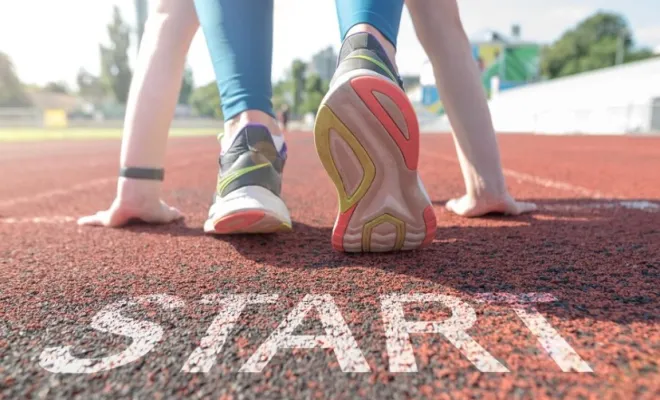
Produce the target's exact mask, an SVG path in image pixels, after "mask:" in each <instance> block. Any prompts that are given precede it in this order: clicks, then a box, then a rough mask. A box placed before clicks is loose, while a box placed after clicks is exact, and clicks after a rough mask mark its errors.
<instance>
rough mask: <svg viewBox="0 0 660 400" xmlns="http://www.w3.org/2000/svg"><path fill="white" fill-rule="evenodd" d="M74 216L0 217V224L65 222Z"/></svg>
mask: <svg viewBox="0 0 660 400" xmlns="http://www.w3.org/2000/svg"><path fill="white" fill-rule="evenodd" d="M73 221H76V218H74V217H69V216H63V215H56V216H51V217H24V218H0V224H67V223H69V222H73Z"/></svg>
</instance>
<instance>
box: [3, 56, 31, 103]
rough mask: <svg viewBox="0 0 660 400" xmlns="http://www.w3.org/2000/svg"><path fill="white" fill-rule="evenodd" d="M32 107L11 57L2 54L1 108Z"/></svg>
mask: <svg viewBox="0 0 660 400" xmlns="http://www.w3.org/2000/svg"><path fill="white" fill-rule="evenodd" d="M28 105H30V98H29V97H28V95H27V94H26V93H25V88H24V87H23V84H21V81H20V79H18V75H16V71H15V69H14V63H12V61H11V59H10V58H9V56H8V55H7V54H5V53H3V52H0V107H24V106H28Z"/></svg>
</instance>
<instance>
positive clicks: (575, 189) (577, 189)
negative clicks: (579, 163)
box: [503, 168, 616, 199]
mask: <svg viewBox="0 0 660 400" xmlns="http://www.w3.org/2000/svg"><path fill="white" fill-rule="evenodd" d="M503 172H504V176H510V177H511V178H514V179H517V180H518V181H522V182H529V183H534V184H537V185H539V186H543V187H546V188H553V189H559V190H563V191H565V192H571V193H575V194H579V195H582V196H586V197H590V198H593V199H613V198H616V196H612V195H608V194H604V193H602V192H599V191H597V190H592V189H588V188H585V187H582V186H577V185H572V184H570V183H566V182H561V181H555V180H552V179H547V178H541V177H540V176H536V175H531V174H526V173H524V172H518V171H514V170H512V169H506V168H504V169H503Z"/></svg>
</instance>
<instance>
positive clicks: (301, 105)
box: [0, 0, 660, 140]
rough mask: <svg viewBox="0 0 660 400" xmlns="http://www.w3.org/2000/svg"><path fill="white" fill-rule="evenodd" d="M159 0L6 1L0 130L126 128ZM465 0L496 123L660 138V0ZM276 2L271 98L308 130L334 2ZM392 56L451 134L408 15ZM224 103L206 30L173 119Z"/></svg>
mask: <svg viewBox="0 0 660 400" xmlns="http://www.w3.org/2000/svg"><path fill="white" fill-rule="evenodd" d="M155 3H156V1H154V0H151V1H148V0H114V1H113V0H95V1H88V0H87V1H83V0H61V1H47V0H21V1H3V2H0V139H2V138H4V139H6V140H22V139H30V138H42V137H44V136H48V135H50V136H58V137H73V136H75V135H76V134H77V132H79V131H80V130H81V129H82V130H84V131H85V132H87V133H86V135H90V133H89V132H96V134H97V135H98V136H103V137H107V136H113V137H114V136H116V137H119V136H120V135H121V126H122V121H123V118H124V113H125V102H126V99H127V96H128V91H129V87H130V82H131V77H132V66H133V63H134V60H135V57H136V54H137V51H138V48H139V43H140V38H141V35H142V32H143V29H144V24H145V21H146V19H147V18H148V16H149V14H150V12H151V11H152V10H153V7H154V6H155ZM459 3H460V7H461V15H462V18H463V22H464V25H465V28H466V31H467V33H468V35H469V37H470V38H471V46H472V52H473V54H474V59H475V63H477V64H478V65H479V68H480V69H481V81H482V85H483V87H484V90H485V91H486V93H487V94H488V97H489V101H490V107H491V111H492V113H493V119H494V122H495V125H496V129H497V130H498V131H499V132H502V133H507V132H523V133H543V134H636V135H652V134H660V8H659V7H658V6H657V4H655V3H657V0H636V1H634V2H631V1H628V2H624V1H620V0H615V1H608V0H583V1H575V0H573V1H567V0H556V1H552V2H549V1H547V0H543V1H541V0H503V1H497V2H493V1H490V0H461V1H460V2H459ZM275 10H276V11H275V39H274V40H275V46H274V47H275V49H274V53H275V54H274V61H273V102H274V104H275V107H277V108H279V107H281V106H282V105H284V104H287V105H288V106H289V109H290V111H291V114H292V119H293V120H295V121H296V123H297V125H298V127H299V128H300V129H309V128H310V127H311V122H312V121H313V116H314V113H315V112H316V110H317V109H318V106H319V103H320V102H321V99H322V97H323V95H324V94H325V91H326V90H327V87H328V83H329V80H330V78H331V76H332V74H333V72H334V68H335V62H336V57H337V51H338V47H339V31H338V27H337V21H336V18H335V17H334V14H335V12H334V1H333V0H315V1H309V0H276V1H275ZM301 15H302V16H305V17H299V16H301ZM292 43H295V46H294V45H292ZM397 62H398V64H399V67H400V70H401V72H402V73H403V76H404V84H405V88H406V91H407V93H408V95H409V97H410V99H411V100H412V102H413V104H414V105H415V107H416V109H417V112H418V115H419V119H420V124H421V126H422V129H423V130H424V131H429V132H445V131H448V130H449V129H450V126H449V122H448V121H447V119H446V117H445V115H444V109H443V104H442V99H441V98H440V96H439V95H438V92H437V90H436V88H435V82H434V79H433V74H432V71H431V68H430V65H429V64H428V62H427V59H426V56H425V54H424V52H423V50H422V49H421V47H420V45H419V44H418V43H417V39H416V37H415V33H414V30H413V26H412V23H411V21H410V17H409V15H408V14H407V11H406V12H404V17H403V21H402V25H401V33H400V38H399V51H398V55H397ZM220 102H221V99H220V98H219V96H218V90H217V88H216V85H215V80H214V76H213V70H212V67H211V64H210V60H209V56H208V54H207V50H206V44H205V42H204V37H203V35H202V32H201V30H200V31H198V33H197V36H196V37H195V40H194V42H193V45H192V47H191V49H190V52H189V57H188V67H187V69H186V73H185V76H184V78H183V88H182V91H181V94H180V97H179V106H178V108H177V112H176V118H175V121H174V122H173V125H172V126H173V129H175V130H176V129H178V130H180V131H182V132H186V133H194V132H202V131H203V132H209V131H214V130H215V131H217V130H218V129H221V127H222V115H221V110H220V107H219V105H220ZM294 125H295V123H294ZM92 135H93V133H92Z"/></svg>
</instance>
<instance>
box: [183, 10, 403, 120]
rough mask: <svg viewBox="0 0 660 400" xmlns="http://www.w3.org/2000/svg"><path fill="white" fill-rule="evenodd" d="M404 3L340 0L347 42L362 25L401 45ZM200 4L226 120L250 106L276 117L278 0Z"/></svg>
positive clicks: (342, 32)
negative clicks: (274, 65) (274, 74)
mask: <svg viewBox="0 0 660 400" xmlns="http://www.w3.org/2000/svg"><path fill="white" fill-rule="evenodd" d="M403 1H404V0H336V4H337V16H338V18H339V29H340V33H341V36H340V37H341V40H344V37H345V36H346V33H347V32H348V31H349V29H351V28H352V27H353V26H355V25H356V24H369V25H371V26H373V27H375V28H376V29H377V30H378V31H379V32H380V33H382V34H383V36H385V38H387V40H389V41H390V42H392V44H394V45H395V46H396V38H397V35H398V33H399V24H400V21H401V13H402V11H403ZM195 7H196V9H197V15H198V18H199V22H200V25H201V26H202V30H203V31H204V36H205V37H206V43H207V45H208V49H209V53H210V55H211V62H212V63H213V69H214V71H215V76H216V79H217V82H218V90H219V91H220V98H221V99H222V112H223V114H224V118H225V121H227V120H229V119H231V118H233V117H235V116H236V115H238V114H240V113H241V112H243V111H246V110H260V111H263V112H265V113H267V114H270V115H271V116H273V117H274V116H275V113H274V112H273V104H272V102H271V97H272V94H273V89H272V86H271V68H272V66H271V64H272V59H273V0H195ZM309 17H310V18H311V17H312V16H309ZM292 45H295V44H292Z"/></svg>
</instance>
